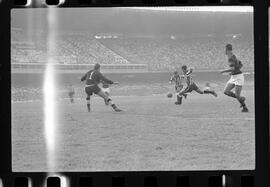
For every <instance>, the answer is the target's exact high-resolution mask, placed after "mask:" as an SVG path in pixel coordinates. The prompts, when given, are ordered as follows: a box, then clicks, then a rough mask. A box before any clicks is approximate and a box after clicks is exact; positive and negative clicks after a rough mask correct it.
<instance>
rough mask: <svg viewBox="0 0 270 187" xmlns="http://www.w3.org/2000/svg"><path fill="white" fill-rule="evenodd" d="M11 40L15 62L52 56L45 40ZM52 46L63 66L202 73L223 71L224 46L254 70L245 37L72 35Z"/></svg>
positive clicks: (249, 46)
mask: <svg viewBox="0 0 270 187" xmlns="http://www.w3.org/2000/svg"><path fill="white" fill-rule="evenodd" d="M40 38H42V37H40ZM12 39H13V42H12V43H13V45H11V47H12V50H11V54H12V55H11V57H12V62H27V63H42V62H46V60H47V59H46V58H47V56H48V53H49V52H48V46H47V42H46V40H45V37H43V40H42V39H40V40H35V41H32V42H33V43H34V44H32V46H29V47H25V46H24V47H20V45H16V42H18V40H19V37H17V36H16V35H15V36H14V37H13V35H12ZM53 43H54V50H52V51H51V53H50V54H51V55H52V56H53V57H54V59H55V60H56V61H57V62H58V63H60V64H76V63H77V64H93V63H96V62H99V63H101V64H129V63H133V64H147V65H148V69H149V70H150V71H171V70H173V69H175V68H178V67H179V65H181V64H186V65H188V66H193V67H195V68H196V69H201V70H204V69H205V70H216V69H220V68H224V67H225V66H226V63H224V62H226V57H225V54H224V46H225V44H227V43H232V44H233V47H234V53H235V54H236V56H237V57H238V58H239V59H240V60H241V61H242V62H243V64H244V67H245V68H247V69H252V68H253V67H254V60H253V59H254V46H253V42H252V40H251V38H247V37H242V36H241V37H237V38H232V37H230V38H229V37H225V36H223V37H195V38H173V39H172V38H169V37H167V38H161V37H156V38H131V37H129V38H117V39H95V38H94V37H93V36H90V35H87V34H72V33H69V34H61V35H60V36H57V37H56V40H55V41H54V42H53Z"/></svg>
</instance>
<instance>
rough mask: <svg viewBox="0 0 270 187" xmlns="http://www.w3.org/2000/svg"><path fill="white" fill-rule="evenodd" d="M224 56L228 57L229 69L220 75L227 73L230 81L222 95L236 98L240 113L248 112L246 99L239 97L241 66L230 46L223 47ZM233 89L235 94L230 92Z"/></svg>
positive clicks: (242, 81)
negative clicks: (240, 108)
mask: <svg viewBox="0 0 270 187" xmlns="http://www.w3.org/2000/svg"><path fill="white" fill-rule="evenodd" d="M225 54H226V55H227V56H228V62H229V67H230V68H229V69H226V70H222V71H220V73H229V74H230V75H231V78H230V80H229V81H228V82H227V84H226V86H225V88H224V94H225V95H227V96H229V97H233V98H236V99H237V100H238V101H239V103H240V107H242V112H248V108H247V106H246V104H245V100H246V98H245V97H243V96H241V91H242V87H243V85H244V80H245V79H244V74H243V73H242V71H241V68H242V67H243V64H242V62H241V61H240V60H238V59H237V58H236V56H235V55H234V54H233V52H232V45H231V44H227V45H226V47H225ZM233 88H235V93H234V92H232V91H231V90H232V89H233Z"/></svg>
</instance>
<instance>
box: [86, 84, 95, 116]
mask: <svg viewBox="0 0 270 187" xmlns="http://www.w3.org/2000/svg"><path fill="white" fill-rule="evenodd" d="M85 92H86V95H87V97H86V106H87V110H88V112H90V97H91V95H92V94H93V90H92V88H91V87H85Z"/></svg>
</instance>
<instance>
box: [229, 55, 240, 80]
mask: <svg viewBox="0 0 270 187" xmlns="http://www.w3.org/2000/svg"><path fill="white" fill-rule="evenodd" d="M228 61H229V66H230V67H231V68H232V72H231V75H237V74H240V73H242V71H241V70H240V69H241V68H242V67H243V64H242V62H241V61H240V60H238V59H237V58H236V56H235V55H232V56H231V57H229V59H228Z"/></svg>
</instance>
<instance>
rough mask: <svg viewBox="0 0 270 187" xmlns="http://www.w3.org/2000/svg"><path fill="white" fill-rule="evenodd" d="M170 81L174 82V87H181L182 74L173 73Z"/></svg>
mask: <svg viewBox="0 0 270 187" xmlns="http://www.w3.org/2000/svg"><path fill="white" fill-rule="evenodd" d="M170 82H174V83H175V87H181V86H182V85H183V76H180V75H173V76H172V77H171V79H170Z"/></svg>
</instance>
